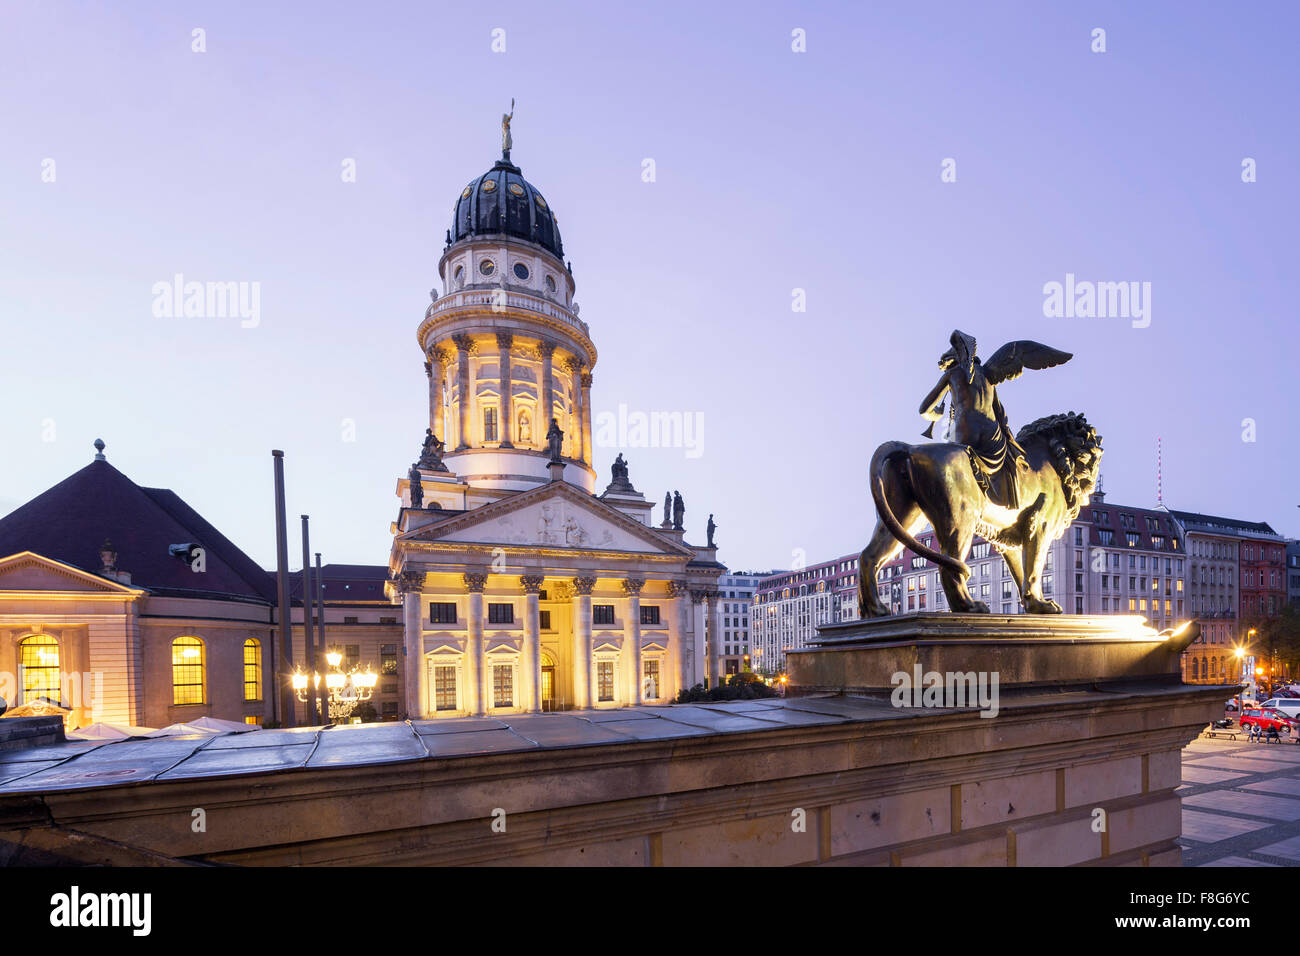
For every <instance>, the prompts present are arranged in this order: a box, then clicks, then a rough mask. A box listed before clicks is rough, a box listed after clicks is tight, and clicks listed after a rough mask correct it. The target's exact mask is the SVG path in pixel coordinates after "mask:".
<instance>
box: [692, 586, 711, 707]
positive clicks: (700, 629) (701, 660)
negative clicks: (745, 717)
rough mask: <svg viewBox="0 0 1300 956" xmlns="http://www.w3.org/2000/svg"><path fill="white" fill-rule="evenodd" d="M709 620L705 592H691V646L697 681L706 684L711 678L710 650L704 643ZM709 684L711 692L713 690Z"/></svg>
mask: <svg viewBox="0 0 1300 956" xmlns="http://www.w3.org/2000/svg"><path fill="white" fill-rule="evenodd" d="M707 620H708V607H707V605H706V604H705V603H704V591H703V590H702V589H700V588H693V589H692V590H691V645H692V647H693V649H694V656H695V680H696V681H697V682H699V683H705V682H706V681H707V679H708V677H709V663H708V660H707V657H708V648H707V647H706V646H705V642H704V628H705V623H706V621H707ZM713 686H714V685H713V684H709V690H712V689H713Z"/></svg>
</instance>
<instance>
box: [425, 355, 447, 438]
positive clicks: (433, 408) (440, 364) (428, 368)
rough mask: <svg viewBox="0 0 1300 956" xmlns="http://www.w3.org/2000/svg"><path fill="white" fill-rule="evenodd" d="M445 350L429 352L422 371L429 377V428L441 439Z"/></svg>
mask: <svg viewBox="0 0 1300 956" xmlns="http://www.w3.org/2000/svg"><path fill="white" fill-rule="evenodd" d="M446 363H447V350H446V349H444V348H440V347H435V348H432V349H430V350H429V361H427V362H425V363H424V370H425V372H426V373H428V376H429V428H430V429H431V430H432V431H433V434H434V435H436V436H437V437H438V438H443V437H444V435H443V433H444V432H445V431H446V428H445V427H444V426H443V421H442V390H443V379H444V375H445V372H446Z"/></svg>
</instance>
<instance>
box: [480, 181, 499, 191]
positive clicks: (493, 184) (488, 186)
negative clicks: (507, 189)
mask: <svg viewBox="0 0 1300 956" xmlns="http://www.w3.org/2000/svg"><path fill="white" fill-rule="evenodd" d="M496 188H497V181H496V180H495V179H485V180H483V191H484V192H485V193H490V192H492V191H493V190H495V189H496Z"/></svg>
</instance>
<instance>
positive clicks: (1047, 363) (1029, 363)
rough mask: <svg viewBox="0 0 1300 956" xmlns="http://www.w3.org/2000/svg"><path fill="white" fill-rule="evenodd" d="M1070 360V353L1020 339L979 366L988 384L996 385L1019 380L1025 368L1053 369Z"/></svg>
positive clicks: (1072, 355)
mask: <svg viewBox="0 0 1300 956" xmlns="http://www.w3.org/2000/svg"><path fill="white" fill-rule="evenodd" d="M1072 358H1074V354H1073V353H1071V352H1062V351H1060V350H1059V349H1054V348H1051V347H1050V346H1047V345H1042V344H1041V343H1039V342H1031V341H1029V340H1028V339H1020V340H1018V341H1016V342H1008V343H1007V344H1006V345H1004V346H1002V348H1000V349H998V350H997V351H996V352H994V353H993V355H992V357H990V358H989V360H988V361H987V362H981V363H980V364H981V366H982V367H983V369H984V377H985V378H987V379H988V380H989V384H990V385H998V384H1001V383H1002V382H1009V381H1011V380H1012V379H1015V378H1019V377H1020V374H1021V373H1022V372H1023V371H1024V370H1025V369H1027V368H1054V367H1055V366H1057V365H1063V364H1064V363H1066V362H1068V361H1070V359H1072Z"/></svg>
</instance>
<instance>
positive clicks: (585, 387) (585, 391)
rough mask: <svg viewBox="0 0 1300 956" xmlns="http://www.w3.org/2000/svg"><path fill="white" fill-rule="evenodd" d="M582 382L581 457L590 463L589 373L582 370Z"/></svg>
mask: <svg viewBox="0 0 1300 956" xmlns="http://www.w3.org/2000/svg"><path fill="white" fill-rule="evenodd" d="M580 380H581V382H582V454H581V456H580V457H581V458H582V460H583V461H585V462H586V463H587V464H589V465H590V464H591V373H590V372H583V373H582V374H581V376H580Z"/></svg>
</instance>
